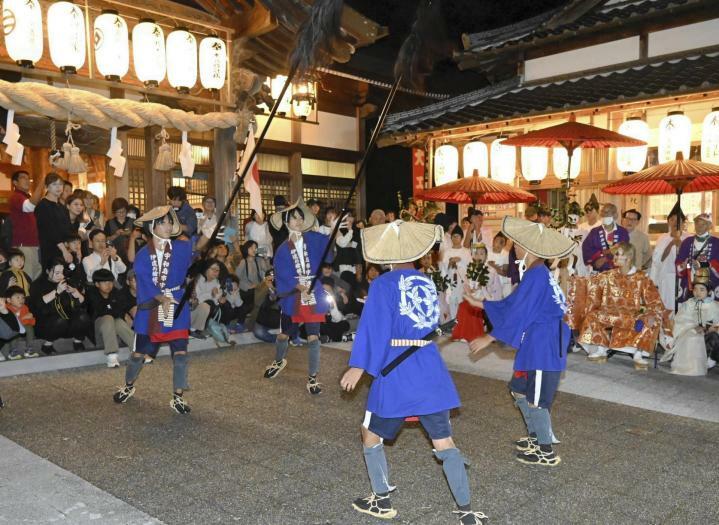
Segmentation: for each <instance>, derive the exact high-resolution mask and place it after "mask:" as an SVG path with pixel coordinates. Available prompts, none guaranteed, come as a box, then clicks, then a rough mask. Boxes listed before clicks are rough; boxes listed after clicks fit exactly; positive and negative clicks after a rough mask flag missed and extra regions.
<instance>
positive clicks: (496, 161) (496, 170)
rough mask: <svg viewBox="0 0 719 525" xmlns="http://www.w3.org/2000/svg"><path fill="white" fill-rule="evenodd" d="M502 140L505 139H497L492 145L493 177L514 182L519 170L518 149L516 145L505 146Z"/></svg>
mask: <svg viewBox="0 0 719 525" xmlns="http://www.w3.org/2000/svg"><path fill="white" fill-rule="evenodd" d="M502 142H504V139H495V140H493V141H492V146H491V147H490V152H489V162H490V166H491V168H492V169H491V173H492V179H494V180H496V181H499V182H504V183H505V184H512V183H514V175H515V172H516V170H517V150H516V148H515V147H514V146H504V145H503V144H502Z"/></svg>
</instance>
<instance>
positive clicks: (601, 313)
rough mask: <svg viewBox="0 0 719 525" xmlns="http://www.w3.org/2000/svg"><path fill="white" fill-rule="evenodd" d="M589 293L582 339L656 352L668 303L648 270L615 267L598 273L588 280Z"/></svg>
mask: <svg viewBox="0 0 719 525" xmlns="http://www.w3.org/2000/svg"><path fill="white" fill-rule="evenodd" d="M586 297H587V314H586V316H585V318H584V321H583V322H582V328H581V333H580V336H579V343H582V344H593V345H601V346H604V347H607V348H615V349H620V348H625V347H632V348H638V349H640V350H642V351H644V352H648V353H650V354H651V353H653V352H654V347H655V346H656V344H657V337H658V336H659V328H660V326H661V323H662V318H663V316H664V305H663V303H662V300H661V297H660V295H659V290H657V287H656V285H655V284H654V283H653V282H652V281H651V279H650V278H649V277H648V276H647V275H646V274H645V273H644V272H635V273H633V274H631V275H624V274H623V273H622V272H621V270H619V269H615V270H610V271H608V272H604V273H601V274H598V275H595V276H593V277H592V278H591V279H589V282H588V283H587V295H586ZM650 320H651V321H653V324H654V326H653V327H650V326H649V321H650Z"/></svg>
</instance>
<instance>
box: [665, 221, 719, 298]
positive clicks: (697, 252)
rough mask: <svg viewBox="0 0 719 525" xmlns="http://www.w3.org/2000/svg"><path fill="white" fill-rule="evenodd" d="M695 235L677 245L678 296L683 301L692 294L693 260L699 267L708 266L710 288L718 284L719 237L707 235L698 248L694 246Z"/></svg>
mask: <svg viewBox="0 0 719 525" xmlns="http://www.w3.org/2000/svg"><path fill="white" fill-rule="evenodd" d="M695 238H696V235H692V236H691V237H687V238H686V239H684V240H683V241H682V244H681V246H679V253H678V254H677V259H676V265H677V275H678V276H679V297H678V300H679V302H680V303H683V302H684V301H686V300H687V299H689V298H690V297H691V296H692V286H691V282H692V278H693V277H694V270H693V261H696V262H697V263H699V266H700V267H701V268H709V279H710V284H711V286H712V288H715V287H716V286H717V285H719V239H717V238H716V237H714V236H713V235H709V238H708V239H707V241H706V243H704V244H702V245H701V246H700V247H699V249H696V248H695V246H694V239H695Z"/></svg>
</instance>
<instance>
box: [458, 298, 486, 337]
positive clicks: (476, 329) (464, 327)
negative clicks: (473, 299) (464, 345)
mask: <svg viewBox="0 0 719 525" xmlns="http://www.w3.org/2000/svg"><path fill="white" fill-rule="evenodd" d="M482 335H484V310H482V309H481V308H476V307H474V306H472V305H471V304H469V303H468V302H467V301H462V302H461V303H460V304H459V308H458V309H457V326H455V327H454V330H452V339H464V340H465V341H467V342H469V341H473V340H474V339H477V338H478V337H480V336H482Z"/></svg>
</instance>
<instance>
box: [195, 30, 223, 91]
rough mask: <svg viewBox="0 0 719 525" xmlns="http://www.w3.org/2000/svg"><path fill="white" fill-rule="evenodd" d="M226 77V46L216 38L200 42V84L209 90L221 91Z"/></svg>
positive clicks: (211, 37) (208, 38)
mask: <svg viewBox="0 0 719 525" xmlns="http://www.w3.org/2000/svg"><path fill="white" fill-rule="evenodd" d="M225 76H227V46H226V45H225V43H224V42H223V41H222V40H220V39H219V38H217V37H216V36H208V37H207V38H203V39H202V40H201V41H200V83H201V84H202V87H203V88H205V89H210V90H218V89H222V86H224V85H225Z"/></svg>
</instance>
